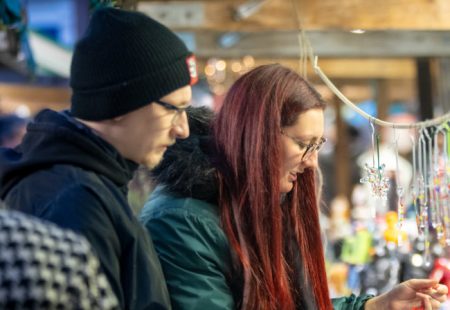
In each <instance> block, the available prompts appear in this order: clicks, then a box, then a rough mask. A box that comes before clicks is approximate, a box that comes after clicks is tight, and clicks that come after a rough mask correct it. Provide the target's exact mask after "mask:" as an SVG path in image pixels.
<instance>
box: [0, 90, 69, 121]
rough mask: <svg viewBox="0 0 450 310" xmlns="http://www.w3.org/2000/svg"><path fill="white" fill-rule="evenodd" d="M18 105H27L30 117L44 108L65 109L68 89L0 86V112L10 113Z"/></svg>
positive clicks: (67, 101) (67, 102)
mask: <svg viewBox="0 0 450 310" xmlns="http://www.w3.org/2000/svg"><path fill="white" fill-rule="evenodd" d="M20 105H27V106H28V108H29V109H30V112H31V114H32V115H34V114H35V113H37V112H38V111H40V110H41V109H44V108H52V109H55V110H62V109H66V108H68V107H69V106H70V89H69V88H66V87H36V86H27V85H15V84H0V112H1V113H11V112H13V111H14V110H15V109H16V108H17V107H19V106H20Z"/></svg>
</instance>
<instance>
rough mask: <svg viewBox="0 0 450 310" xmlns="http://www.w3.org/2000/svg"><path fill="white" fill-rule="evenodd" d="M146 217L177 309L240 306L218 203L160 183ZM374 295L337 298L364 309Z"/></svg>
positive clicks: (340, 309)
mask: <svg viewBox="0 0 450 310" xmlns="http://www.w3.org/2000/svg"><path fill="white" fill-rule="evenodd" d="M140 220H141V221H142V223H143V224H144V225H145V227H146V228H147V229H148V231H149V232H150V235H151V236H152V238H153V242H154V245H155V248H156V251H157V253H158V255H159V258H160V261H161V264H162V267H163V271H164V274H165V278H166V281H167V286H168V289H169V294H170V298H171V302H172V307H173V309H202V310H212V309H236V308H238V306H237V305H236V300H239V298H240V293H241V292H240V291H241V289H242V287H241V286H239V284H237V283H236V281H234V280H233V279H234V278H235V275H233V273H232V268H231V266H232V258H231V253H230V246H229V243H228V240H227V237H226V235H225V232H224V231H223V230H222V228H221V226H220V219H219V213H218V208H217V206H215V205H212V204H209V203H207V202H205V201H202V200H198V199H193V198H179V197H176V196H172V195H169V194H167V193H166V192H165V191H164V189H163V188H162V187H158V188H157V189H156V190H155V191H154V192H153V194H152V195H151V196H150V199H149V201H148V202H147V203H146V204H145V206H144V208H143V210H142V213H141V216H140ZM370 297H371V296H360V297H355V296H354V295H351V296H350V297H344V298H337V299H333V306H334V309H336V310H359V309H364V303H365V302H366V301H367V300H368V299H369V298H370Z"/></svg>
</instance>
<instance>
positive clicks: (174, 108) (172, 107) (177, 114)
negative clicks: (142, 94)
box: [154, 100, 189, 124]
mask: <svg viewBox="0 0 450 310" xmlns="http://www.w3.org/2000/svg"><path fill="white" fill-rule="evenodd" d="M154 102H155V103H157V104H159V105H160V106H163V107H164V108H166V109H167V110H169V111H175V114H174V115H173V119H172V124H175V122H176V121H177V120H178V119H179V118H180V116H181V114H183V112H186V109H187V108H188V107H189V106H187V107H182V108H181V107H177V106H176V105H173V104H171V103H167V102H164V101H161V100H155V101H154Z"/></svg>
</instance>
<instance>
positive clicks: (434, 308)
mask: <svg viewBox="0 0 450 310" xmlns="http://www.w3.org/2000/svg"><path fill="white" fill-rule="evenodd" d="M416 295H417V297H419V298H420V299H421V300H422V307H423V309H424V310H438V309H439V308H440V307H441V302H440V301H439V300H436V299H433V298H432V297H431V296H429V295H426V294H423V293H416Z"/></svg>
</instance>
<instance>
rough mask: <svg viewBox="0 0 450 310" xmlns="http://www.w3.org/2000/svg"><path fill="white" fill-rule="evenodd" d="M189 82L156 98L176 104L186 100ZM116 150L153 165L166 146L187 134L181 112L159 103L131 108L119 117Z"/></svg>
mask: <svg viewBox="0 0 450 310" xmlns="http://www.w3.org/2000/svg"><path fill="white" fill-rule="evenodd" d="M191 97H192V91H191V87H190V86H185V87H182V88H179V89H177V90H175V91H173V92H171V93H170V94H168V95H166V96H164V97H162V98H160V100H161V101H164V102H166V103H168V104H171V105H174V106H176V107H180V108H183V107H187V106H188V105H189V104H190V101H191ZM119 127H120V132H121V134H120V136H121V138H120V140H121V141H120V143H119V144H120V145H119V146H118V149H119V151H120V153H121V154H122V155H123V156H124V157H125V158H128V159H131V160H133V161H135V162H137V163H139V164H142V165H145V166H146V167H147V168H149V169H152V168H154V167H155V166H156V165H157V164H158V163H159V162H160V161H161V159H162V157H163V155H164V152H165V151H166V150H167V148H168V147H169V146H170V145H172V144H174V143H175V140H176V139H185V138H187V137H188V136H189V125H188V121H187V115H186V113H185V112H182V113H178V115H177V112H176V111H175V110H169V109H167V108H165V107H163V106H161V105H159V104H156V103H151V104H148V105H146V106H144V107H142V108H140V109H137V110H135V111H132V112H130V113H128V114H126V115H124V116H123V118H122V119H121V120H120V125H119Z"/></svg>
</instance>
